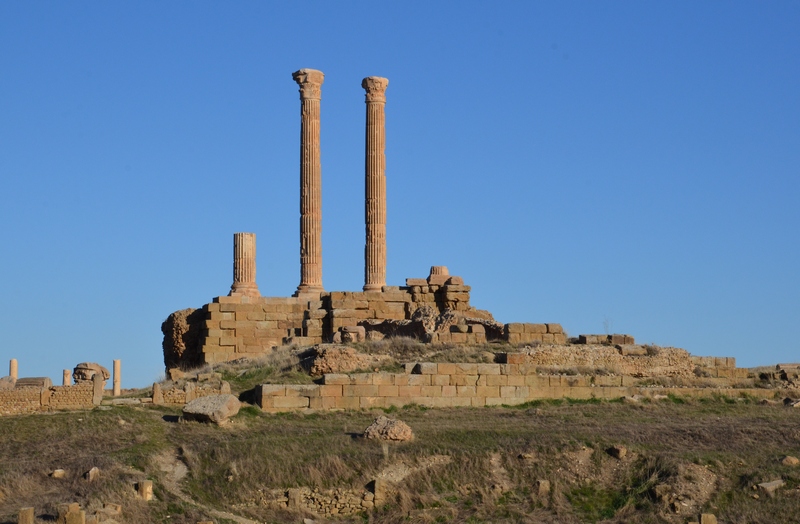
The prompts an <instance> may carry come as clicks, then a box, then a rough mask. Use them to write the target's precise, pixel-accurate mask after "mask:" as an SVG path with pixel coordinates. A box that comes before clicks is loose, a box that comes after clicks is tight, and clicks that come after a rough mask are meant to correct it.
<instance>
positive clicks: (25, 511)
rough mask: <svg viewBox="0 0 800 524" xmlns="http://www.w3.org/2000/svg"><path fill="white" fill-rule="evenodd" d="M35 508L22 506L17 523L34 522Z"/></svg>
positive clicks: (31, 523) (28, 523)
mask: <svg viewBox="0 0 800 524" xmlns="http://www.w3.org/2000/svg"><path fill="white" fill-rule="evenodd" d="M35 518H36V517H35V515H34V508H20V510H19V514H18V515H17V524H34V519H35Z"/></svg>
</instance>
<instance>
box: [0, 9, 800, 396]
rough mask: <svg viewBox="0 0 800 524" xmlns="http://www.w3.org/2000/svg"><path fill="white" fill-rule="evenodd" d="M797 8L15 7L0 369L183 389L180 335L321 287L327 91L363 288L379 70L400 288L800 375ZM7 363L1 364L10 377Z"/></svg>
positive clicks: (347, 255) (341, 236)
mask: <svg viewBox="0 0 800 524" xmlns="http://www.w3.org/2000/svg"><path fill="white" fill-rule="evenodd" d="M798 28H800V3H798V2H781V1H776V2H738V1H731V2H710V1H706V2H688V1H686V2H649V1H647V2H588V1H587V2H561V1H559V2H467V1H457V2H455V1H454V2H394V3H391V4H390V3H380V2H314V1H306V2H292V3H290V2H155V1H145V2H80V3H78V2H47V1H39V2H22V1H13V2H12V1H4V2H0V220H2V224H3V226H2V237H0V246H2V248H0V249H2V256H0V275H2V277H1V278H0V296H2V300H0V330H1V332H2V339H1V340H0V355H1V356H2V361H3V362H2V363H0V365H2V366H6V362H7V361H8V359H9V358H12V357H16V358H18V359H19V361H20V374H21V375H24V376H33V375H46V376H50V377H51V378H53V380H54V381H59V382H60V376H61V369H63V368H71V367H73V366H74V365H75V364H76V363H78V362H81V361H87V360H88V361H97V362H100V363H102V364H104V365H106V366H107V367H111V361H112V359H114V358H121V359H122V361H123V386H124V387H135V386H136V387H139V386H146V385H147V384H148V383H150V382H152V381H153V380H154V379H156V378H157V377H158V375H159V374H160V373H162V371H163V370H162V366H163V362H162V353H161V332H160V325H161V322H162V321H163V320H164V319H165V318H166V317H167V315H168V314H169V313H170V312H172V311H174V310H177V309H181V308H185V307H200V306H202V305H203V304H204V303H207V302H209V301H210V300H211V299H212V298H213V297H215V296H218V295H224V294H226V293H227V292H228V290H229V288H230V284H231V265H232V237H233V233H234V232H237V231H251V232H254V233H256V234H257V239H258V284H259V287H260V289H261V291H262V293H263V294H267V295H270V296H287V295H289V294H291V293H292V292H293V291H294V290H295V289H296V287H297V284H298V283H299V240H298V237H299V220H298V217H299V211H298V199H299V165H298V162H299V125H300V118H299V99H298V92H297V85H296V84H295V83H294V82H293V81H292V78H291V73H292V72H293V71H295V70H297V69H300V68H303V67H308V68H315V69H320V70H322V71H323V72H324V73H325V74H326V79H325V84H324V86H323V89H322V97H323V98H322V163H323V167H322V177H323V248H324V251H323V283H324V285H325V287H326V289H328V290H357V289H360V288H361V286H362V285H363V245H364V227H363V221H364V218H363V213H364V211H363V191H364V182H363V179H364V160H363V158H364V157H363V155H364V92H363V90H362V89H361V87H360V83H361V79H362V78H363V77H365V76H370V75H377V76H385V77H387V78H389V80H390V85H389V88H388V90H387V99H388V102H387V106H386V120H387V143H388V145H387V151H386V153H387V171H386V174H387V187H388V189H387V190H388V261H389V262H388V263H389V267H388V281H389V282H388V283H389V284H394V285H399V284H402V283H403V282H404V279H405V278H406V277H424V276H426V275H427V273H428V269H429V267H430V266H431V265H447V266H448V267H449V268H450V271H451V274H455V275H461V276H463V277H464V279H465V280H466V283H467V284H470V285H472V286H473V293H472V303H473V305H475V306H477V307H479V308H484V309H488V310H490V311H492V312H493V313H494V314H495V317H496V318H497V319H498V320H500V321H503V322H512V321H529V322H561V323H562V324H563V325H564V327H565V328H566V329H567V331H568V332H569V333H570V335H577V334H579V333H603V332H604V331H605V330H606V328H608V329H609V330H610V331H611V332H619V333H630V334H632V335H634V336H635V337H636V339H637V340H638V341H641V342H645V343H657V344H660V345H674V346H678V347H683V348H685V349H687V350H689V351H690V352H692V353H693V354H698V355H718V356H735V357H737V359H738V363H739V364H740V365H745V366H754V365H762V364H770V363H776V362H783V361H797V360H800V355H798V350H800V343H799V342H798V338H797V336H796V331H797V328H798V324H799V322H798V321H799V320H800V298H798V297H800V278H799V274H798V268H800V248H799V247H798V233H797V232H798V226H799V225H800V211H799V210H798V201H799V200H800V181H799V180H798V171H800V30H798ZM2 374H4V368H0V375H2Z"/></svg>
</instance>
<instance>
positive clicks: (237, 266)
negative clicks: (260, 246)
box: [229, 233, 261, 297]
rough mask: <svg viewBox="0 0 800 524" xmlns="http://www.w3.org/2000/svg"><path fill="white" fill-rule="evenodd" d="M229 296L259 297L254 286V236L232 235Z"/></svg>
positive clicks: (256, 286) (245, 234)
mask: <svg viewBox="0 0 800 524" xmlns="http://www.w3.org/2000/svg"><path fill="white" fill-rule="evenodd" d="M229 295H246V296H250V297H260V296H261V293H259V292H258V285H257V284H256V235H255V233H234V234H233V285H231V292H230V293H229Z"/></svg>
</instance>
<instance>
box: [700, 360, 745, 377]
mask: <svg viewBox="0 0 800 524" xmlns="http://www.w3.org/2000/svg"><path fill="white" fill-rule="evenodd" d="M692 363H693V364H694V365H695V369H696V371H695V372H696V374H698V375H700V376H707V377H715V378H746V377H747V370H746V369H742V368H737V367H736V358H734V357H692Z"/></svg>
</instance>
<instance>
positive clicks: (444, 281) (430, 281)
mask: <svg viewBox="0 0 800 524" xmlns="http://www.w3.org/2000/svg"><path fill="white" fill-rule="evenodd" d="M401 289H404V290H407V291H408V292H409V293H410V294H411V302H413V303H414V304H417V305H429V306H432V307H436V308H437V309H439V310H440V311H444V310H445V309H451V310H453V311H460V312H468V311H473V310H474V308H473V307H472V306H470V304H469V293H470V291H472V288H471V287H470V286H465V285H464V279H462V278H461V277H456V276H450V275H449V273H448V271H447V268H446V267H445V266H433V267H432V268H431V273H430V275H429V276H428V278H407V279H406V286H405V287H404V288H401ZM415 309H416V308H415Z"/></svg>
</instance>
